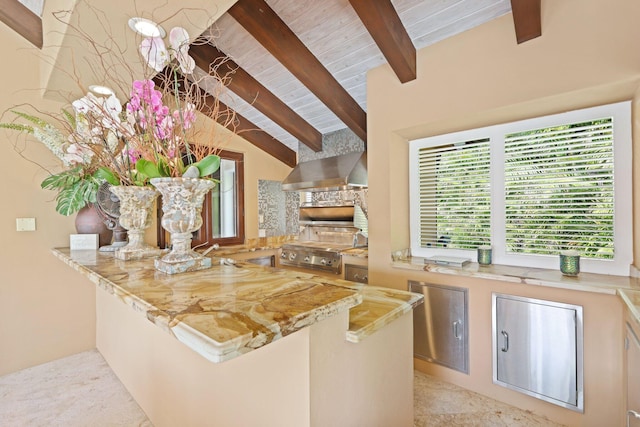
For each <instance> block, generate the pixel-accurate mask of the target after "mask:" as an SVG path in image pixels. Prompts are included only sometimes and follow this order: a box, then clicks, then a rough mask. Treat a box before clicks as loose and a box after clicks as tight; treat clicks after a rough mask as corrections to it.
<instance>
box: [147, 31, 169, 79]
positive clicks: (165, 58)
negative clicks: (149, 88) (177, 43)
mask: <svg viewBox="0 0 640 427" xmlns="http://www.w3.org/2000/svg"><path fill="white" fill-rule="evenodd" d="M140 53H141V54H142V57H143V58H144V59H145V61H147V64H149V66H150V67H151V68H153V69H154V70H156V71H162V69H163V68H164V67H165V66H166V65H167V64H168V63H169V60H170V58H169V51H167V47H166V46H165V45H164V42H163V41H162V39H161V38H160V37H149V38H146V39H143V40H142V43H140Z"/></svg>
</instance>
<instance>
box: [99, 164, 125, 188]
mask: <svg viewBox="0 0 640 427" xmlns="http://www.w3.org/2000/svg"><path fill="white" fill-rule="evenodd" d="M93 177H94V178H96V179H104V180H105V181H107V182H108V183H109V184H111V185H120V180H119V179H118V177H116V175H115V174H114V173H113V172H112V171H111V170H109V169H107V168H105V167H100V168H98V170H97V171H95V172H94V174H93Z"/></svg>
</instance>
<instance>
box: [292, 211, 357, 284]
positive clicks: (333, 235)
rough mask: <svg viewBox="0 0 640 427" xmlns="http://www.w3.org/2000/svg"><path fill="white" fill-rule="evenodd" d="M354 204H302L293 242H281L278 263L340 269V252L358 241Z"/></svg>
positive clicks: (311, 267) (320, 268) (298, 266)
mask: <svg viewBox="0 0 640 427" xmlns="http://www.w3.org/2000/svg"><path fill="white" fill-rule="evenodd" d="M353 217H354V206H353V205H348V206H303V207H301V208H300V225H301V226H304V228H303V230H302V232H301V233H300V235H299V236H298V241H297V242H296V243H290V244H285V245H282V253H281V255H280V264H281V265H284V266H292V267H297V268H306V269H311V270H322V271H326V272H330V273H334V274H340V273H341V272H342V255H341V253H342V251H344V250H346V249H349V248H352V247H354V246H356V245H357V243H358V242H359V240H358V237H359V231H360V229H359V228H357V227H354V225H353Z"/></svg>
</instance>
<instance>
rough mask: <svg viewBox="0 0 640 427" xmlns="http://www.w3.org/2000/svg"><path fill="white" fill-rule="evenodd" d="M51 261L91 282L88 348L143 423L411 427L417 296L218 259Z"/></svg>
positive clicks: (82, 257) (91, 255)
mask: <svg viewBox="0 0 640 427" xmlns="http://www.w3.org/2000/svg"><path fill="white" fill-rule="evenodd" d="M53 253H54V254H55V255H56V256H57V257H58V258H59V259H61V260H63V261H64V262H65V263H67V264H68V265H69V266H71V267H73V268H74V269H76V270H77V271H79V272H80V273H82V274H83V275H85V276H87V277H88V278H89V279H90V280H91V281H92V282H93V283H95V284H96V285H98V288H99V289H98V290H97V291H96V311H97V322H96V328H97V334H96V335H97V336H96V340H97V347H98V350H99V351H100V352H101V353H102V354H103V356H104V358H105V359H106V360H107V362H108V363H109V365H110V366H111V368H112V369H113V371H114V372H115V373H116V375H118V377H119V378H120V380H121V381H122V382H123V384H124V385H125V386H126V387H127V389H128V390H129V392H130V393H131V394H132V396H133V397H134V398H135V399H136V401H137V402H138V403H139V404H140V406H141V407H142V408H143V410H144V411H145V412H146V413H147V415H148V416H149V418H150V419H151V420H152V422H153V423H154V425H156V426H163V425H167V426H169V425H185V426H188V425H224V426H253V425H260V426H296V427H298V426H313V425H318V426H324V425H341V426H350V425H354V426H355V425H367V426H376V425H380V426H384V425H398V426H403V425H406V426H410V425H412V424H413V408H412V407H413V399H412V396H413V388H412V384H413V364H412V359H413V347H412V340H413V335H412V316H411V311H412V308H413V307H414V306H415V305H417V304H419V303H421V298H422V297H421V296H420V295H416V294H411V293H409V292H404V291H397V290H393V289H387V288H380V287H374V286H365V285H359V284H355V283H352V282H346V281H341V280H328V279H326V278H321V277H318V276H314V275H311V274H302V273H295V272H291V271H285V270H280V269H273V268H270V267H261V266H256V265H253V264H250V263H244V262H236V261H232V260H229V259H227V258H212V261H213V264H215V265H214V267H213V268H211V269H208V270H203V271H199V272H192V273H184V274H180V275H173V276H172V275H166V274H163V273H160V272H158V271H156V270H154V268H153V261H152V260H140V261H126V262H124V261H119V260H116V259H114V258H113V256H112V255H111V254H106V253H100V252H95V251H73V252H72V251H69V250H68V249H56V250H53ZM123 303H124V304H123Z"/></svg>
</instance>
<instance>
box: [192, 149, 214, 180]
mask: <svg viewBox="0 0 640 427" xmlns="http://www.w3.org/2000/svg"><path fill="white" fill-rule="evenodd" d="M193 166H195V167H197V168H198V170H199V171H200V177H201V178H202V177H205V176H208V175H211V174H212V173H214V172H215V171H217V170H218V169H220V156H216V155H215V154H210V155H208V156H207V157H205V158H204V159H202V160H200V161H199V162H196V163H194V164H193Z"/></svg>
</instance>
